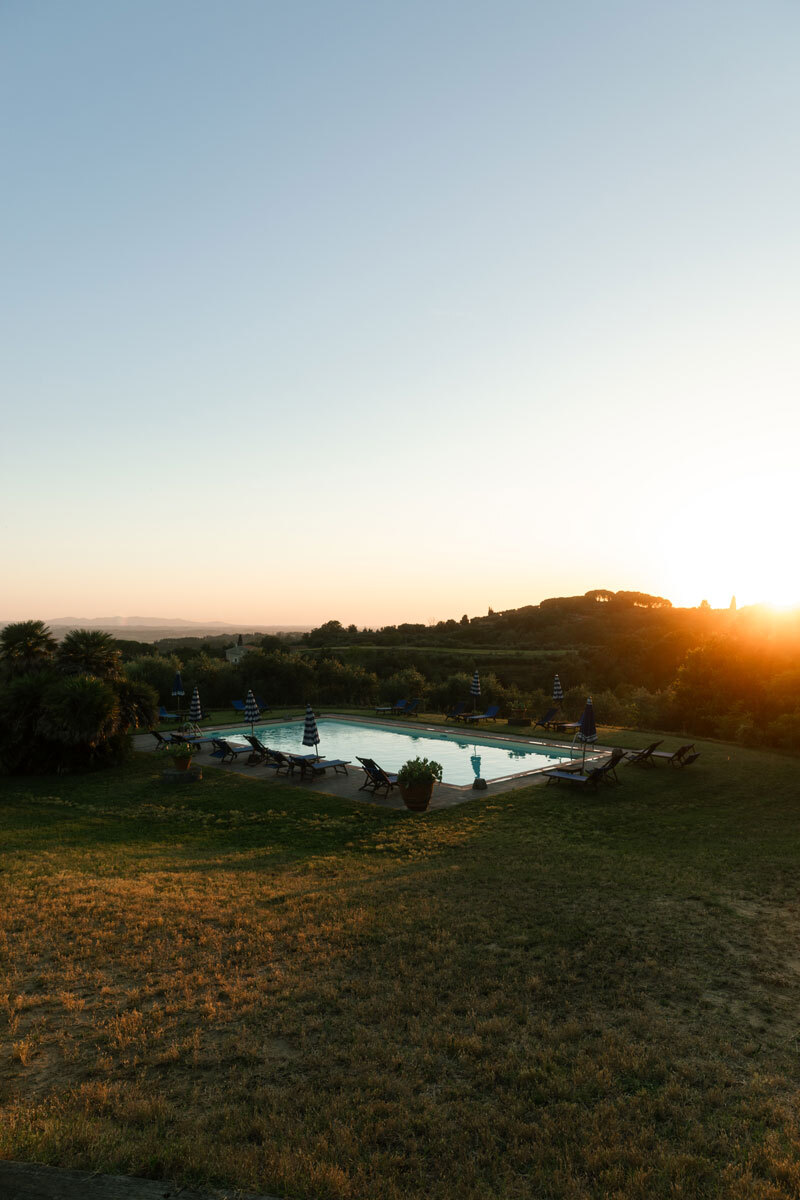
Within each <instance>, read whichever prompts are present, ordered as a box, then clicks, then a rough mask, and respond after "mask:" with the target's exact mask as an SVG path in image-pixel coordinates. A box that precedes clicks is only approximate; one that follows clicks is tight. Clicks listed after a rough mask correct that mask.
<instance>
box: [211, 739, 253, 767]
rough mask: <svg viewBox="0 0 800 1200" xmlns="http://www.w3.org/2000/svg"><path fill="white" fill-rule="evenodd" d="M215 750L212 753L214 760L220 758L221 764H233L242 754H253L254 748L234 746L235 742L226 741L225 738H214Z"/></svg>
mask: <svg viewBox="0 0 800 1200" xmlns="http://www.w3.org/2000/svg"><path fill="white" fill-rule="evenodd" d="M211 740H212V741H213V743H214V749H213V750H212V751H211V757H212V758H218V759H219V760H220V762H226V761H230V762H233V761H234V760H235V759H237V758H238V757H239V755H240V754H252V753H253V747H252V746H234V744H233V742H229V741H226V739H225V738H212V739H211Z"/></svg>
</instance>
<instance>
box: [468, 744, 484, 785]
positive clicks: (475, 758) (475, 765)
mask: <svg viewBox="0 0 800 1200" xmlns="http://www.w3.org/2000/svg"><path fill="white" fill-rule="evenodd" d="M469 761H470V762H471V763H472V769H473V771H474V772H475V778H476V779H480V777H481V756H480V754H478V747H477V746H473V747H472V754H470V756H469Z"/></svg>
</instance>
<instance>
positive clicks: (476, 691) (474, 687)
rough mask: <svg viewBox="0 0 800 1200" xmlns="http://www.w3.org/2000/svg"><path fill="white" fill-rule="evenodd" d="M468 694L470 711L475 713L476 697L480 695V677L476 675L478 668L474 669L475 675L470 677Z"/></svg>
mask: <svg viewBox="0 0 800 1200" xmlns="http://www.w3.org/2000/svg"><path fill="white" fill-rule="evenodd" d="M469 694H470V696H472V711H473V712H476V711H477V707H476V697H478V696H480V694H481V677H480V675H479V674H478V668H477V667H476V668H475V674H474V675H473V676H472V683H471V684H470V685H469Z"/></svg>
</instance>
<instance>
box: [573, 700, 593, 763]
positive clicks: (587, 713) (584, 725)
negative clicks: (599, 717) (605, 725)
mask: <svg viewBox="0 0 800 1200" xmlns="http://www.w3.org/2000/svg"><path fill="white" fill-rule="evenodd" d="M577 736H578V737H579V738H580V740H581V741H582V742H583V755H582V757H581V770H583V764H584V762H585V761H586V743H587V742H596V741H597V726H596V724H595V720H594V707H593V705H592V697H591V696H589V697H588V699H587V701H586V708H585V709H584V710H583V712H582V713H581V720H580V728H579V729H578V735H577Z"/></svg>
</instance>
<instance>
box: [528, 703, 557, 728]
mask: <svg viewBox="0 0 800 1200" xmlns="http://www.w3.org/2000/svg"><path fill="white" fill-rule="evenodd" d="M557 714H558V709H557V708H548V710H547V712H546V713H543V714H542V716H541V717H539V720H538V721H534V723H533V728H534V729H536V727H537V725H541V727H542V729H549V728H550V725H551V722H552V720H553V718H554V717H555V716H557Z"/></svg>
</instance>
